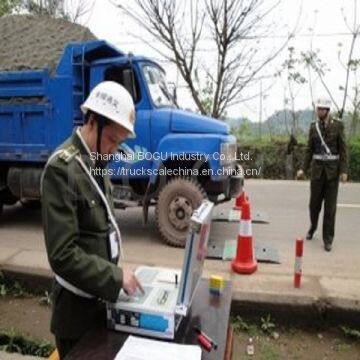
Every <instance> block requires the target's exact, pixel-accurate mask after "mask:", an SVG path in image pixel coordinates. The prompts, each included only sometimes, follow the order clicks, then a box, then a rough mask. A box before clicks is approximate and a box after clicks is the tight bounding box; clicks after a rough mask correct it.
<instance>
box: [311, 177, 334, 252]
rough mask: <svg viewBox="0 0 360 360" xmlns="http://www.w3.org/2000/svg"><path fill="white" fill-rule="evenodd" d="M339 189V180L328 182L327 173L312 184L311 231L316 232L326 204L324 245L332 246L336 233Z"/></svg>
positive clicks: (312, 181)
mask: <svg viewBox="0 0 360 360" xmlns="http://www.w3.org/2000/svg"><path fill="white" fill-rule="evenodd" d="M338 189H339V179H338V178H337V177H336V178H334V179H331V180H328V179H327V177H326V174H325V172H323V174H322V176H321V177H320V178H319V179H314V180H311V183H310V221H311V229H310V230H311V231H312V232H315V230H316V229H317V225H318V220H319V213H320V210H321V206H322V203H323V202H324V219H323V240H324V244H330V245H331V244H332V242H333V240H334V233H335V216H336V202H337V194H338Z"/></svg>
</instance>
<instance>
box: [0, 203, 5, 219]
mask: <svg viewBox="0 0 360 360" xmlns="http://www.w3.org/2000/svg"><path fill="white" fill-rule="evenodd" d="M3 207H4V204H3V203H2V202H0V216H1V215H2V212H3Z"/></svg>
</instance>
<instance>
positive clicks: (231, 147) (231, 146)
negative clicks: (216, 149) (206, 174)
mask: <svg viewBox="0 0 360 360" xmlns="http://www.w3.org/2000/svg"><path fill="white" fill-rule="evenodd" d="M235 161H236V143H229V142H225V143H221V145H220V164H221V165H229V164H231V163H234V162H235Z"/></svg>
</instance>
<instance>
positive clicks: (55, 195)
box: [41, 81, 143, 359]
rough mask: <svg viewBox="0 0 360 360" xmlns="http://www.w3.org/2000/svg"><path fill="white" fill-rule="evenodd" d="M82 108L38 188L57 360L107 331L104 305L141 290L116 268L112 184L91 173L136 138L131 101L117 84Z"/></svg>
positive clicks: (103, 86) (103, 87)
mask: <svg viewBox="0 0 360 360" xmlns="http://www.w3.org/2000/svg"><path fill="white" fill-rule="evenodd" d="M81 109H82V111H83V113H84V114H85V124H84V125H83V126H82V127H80V128H77V129H76V130H75V131H74V133H73V134H72V135H71V137H70V138H69V139H68V140H66V141H65V143H64V144H62V145H61V146H60V147H59V148H58V149H57V150H56V151H55V152H54V153H53V155H52V156H51V157H50V159H49V160H48V162H47V164H46V166H45V170H44V173H43V178H42V187H41V189H42V214H43V225H44V235H45V242H46V249H47V255H48V259H49V263H50V266H51V269H52V270H53V272H54V275H55V281H54V286H53V312H52V319H51V331H52V332H53V334H54V335H55V340H56V346H57V348H58V351H59V354H60V358H61V359H62V358H64V357H65V356H66V354H68V352H69V351H70V350H71V348H72V347H73V346H74V345H75V344H76V342H77V341H78V340H79V339H80V338H81V337H82V336H83V335H84V334H85V333H86V332H87V331H88V330H89V329H90V328H92V327H94V326H105V325H104V323H105V319H106V313H105V305H104V301H110V302H115V301H116V300H117V298H118V295H119V292H120V290H121V289H123V290H124V291H125V292H127V293H128V294H130V295H131V294H133V293H134V292H135V291H137V288H139V289H140V290H141V291H143V290H142V287H141V285H140V283H139V282H138V280H137V279H136V277H135V275H134V274H133V272H132V271H130V270H128V269H126V268H124V269H122V268H120V267H118V266H117V263H118V260H119V256H121V255H122V247H121V234H120V231H119V228H118V225H117V223H116V220H115V214H114V208H113V199H112V195H111V184H110V180H109V178H108V176H106V174H105V175H104V172H103V171H101V172H97V171H94V170H95V168H96V167H101V168H102V169H103V168H104V167H105V166H106V164H105V163H104V162H102V161H101V155H111V154H113V153H114V152H116V150H117V148H118V145H119V143H121V142H122V141H124V140H125V139H127V138H128V137H134V136H135V132H134V120H135V112H134V104H133V101H132V98H131V96H130V94H129V93H128V92H127V91H126V90H125V88H124V87H122V86H121V85H119V84H117V83H115V82H111V81H105V82H102V83H100V84H98V85H97V86H96V87H95V88H94V89H93V90H92V91H91V93H90V95H89V97H88V99H87V100H86V101H85V103H84V104H83V105H82V106H81ZM94 155H96V156H94ZM94 159H97V160H98V161H94ZM99 159H100V160H99ZM98 173H102V175H97V176H94V174H98Z"/></svg>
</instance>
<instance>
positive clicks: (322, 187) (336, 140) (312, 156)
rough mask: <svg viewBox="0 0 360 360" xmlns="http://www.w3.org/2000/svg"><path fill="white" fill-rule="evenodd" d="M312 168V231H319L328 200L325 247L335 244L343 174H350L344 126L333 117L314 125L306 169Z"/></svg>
mask: <svg viewBox="0 0 360 360" xmlns="http://www.w3.org/2000/svg"><path fill="white" fill-rule="evenodd" d="M317 123H318V125H316V124H317ZM317 127H318V129H317ZM319 131H320V134H321V136H322V138H323V139H321V136H320V135H319ZM310 165H311V170H310V179H311V185H310V186H311V195H310V205H309V207H310V221H311V228H310V232H312V233H313V232H315V230H316V228H317V224H318V219H319V213H320V210H321V206H322V202H323V201H324V220H323V240H324V244H325V245H326V244H328V245H331V244H332V242H333V239H334V228H335V215H336V201H337V194H338V188H339V175H340V174H342V173H347V159H346V143H345V135H344V125H343V123H342V122H341V121H339V120H336V119H333V118H331V117H330V118H329V120H328V122H327V123H324V122H323V121H321V120H318V121H317V122H313V123H312V124H311V126H310V131H309V139H308V144H307V148H306V155H305V161H304V170H305V171H308V169H309V168H310Z"/></svg>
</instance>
